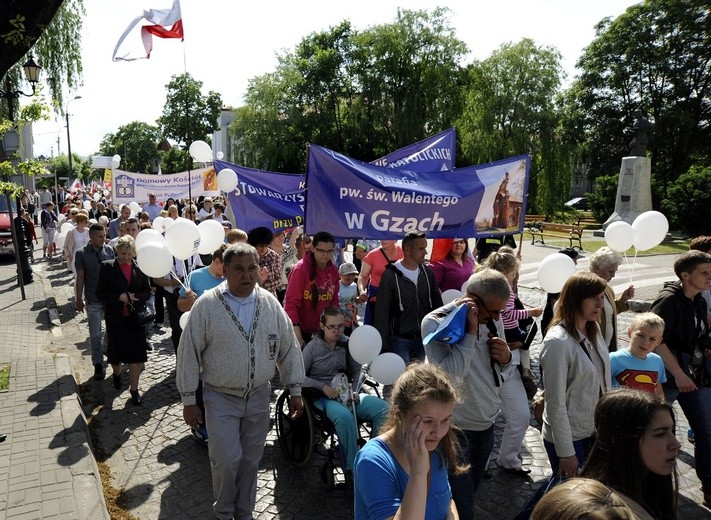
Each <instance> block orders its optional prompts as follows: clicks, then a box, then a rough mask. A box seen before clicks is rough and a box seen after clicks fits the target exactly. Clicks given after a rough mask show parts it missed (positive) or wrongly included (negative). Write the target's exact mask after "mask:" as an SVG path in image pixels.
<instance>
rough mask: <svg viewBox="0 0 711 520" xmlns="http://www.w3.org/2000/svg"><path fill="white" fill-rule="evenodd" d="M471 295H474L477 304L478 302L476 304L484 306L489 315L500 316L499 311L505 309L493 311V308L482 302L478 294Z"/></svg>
mask: <svg viewBox="0 0 711 520" xmlns="http://www.w3.org/2000/svg"><path fill="white" fill-rule="evenodd" d="M472 296H474V298H476V301H477V304H478V305H481V306H482V307H483V308H484V310H485V311H486V313H487V314H488V315H489V316H491V317H492V318H498V317H500V316H501V313H502V312H504V311H505V310H506V309H501V310H498V311H493V310H491V309H489V308H488V307H487V306H486V304H485V303H484V300H482V299H481V298H480V297H479V296H477V295H476V294H472Z"/></svg>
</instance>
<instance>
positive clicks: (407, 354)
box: [390, 336, 425, 365]
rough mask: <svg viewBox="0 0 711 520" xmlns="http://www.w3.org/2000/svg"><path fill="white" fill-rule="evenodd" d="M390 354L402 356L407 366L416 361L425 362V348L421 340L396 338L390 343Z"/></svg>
mask: <svg viewBox="0 0 711 520" xmlns="http://www.w3.org/2000/svg"><path fill="white" fill-rule="evenodd" d="M390 352H394V353H395V354H397V355H398V356H400V357H401V358H402V359H403V360H404V361H405V364H406V365H409V364H410V361H414V360H416V359H417V360H419V361H424V360H425V347H424V346H423V345H422V340H421V339H405V338H400V337H398V336H394V337H393V339H392V341H391V342H390Z"/></svg>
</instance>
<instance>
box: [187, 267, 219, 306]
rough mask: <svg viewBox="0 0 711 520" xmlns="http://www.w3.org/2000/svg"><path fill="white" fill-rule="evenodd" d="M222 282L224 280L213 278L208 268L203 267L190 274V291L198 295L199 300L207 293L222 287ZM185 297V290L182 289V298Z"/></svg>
mask: <svg viewBox="0 0 711 520" xmlns="http://www.w3.org/2000/svg"><path fill="white" fill-rule="evenodd" d="M222 280H224V278H215V277H214V276H212V273H210V271H209V268H208V267H201V268H200V269H195V270H194V271H193V272H192V273H190V290H191V291H193V292H194V293H195V294H197V295H198V298H199V297H200V296H202V293H204V292H205V291H207V290H209V289H212V288H213V287H217V286H218V285H220V283H221V282H222ZM185 295H186V292H185V289H184V288H183V287H181V288H180V297H181V298H185Z"/></svg>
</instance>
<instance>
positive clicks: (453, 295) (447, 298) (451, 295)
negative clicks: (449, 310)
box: [442, 289, 462, 305]
mask: <svg viewBox="0 0 711 520" xmlns="http://www.w3.org/2000/svg"><path fill="white" fill-rule="evenodd" d="M461 295H462V291H458V290H456V289H447V290H446V291H444V292H443V293H442V303H444V304H445V305H447V304H448V303H451V302H453V301H454V300H456V299H457V298H459V297H460V296H461Z"/></svg>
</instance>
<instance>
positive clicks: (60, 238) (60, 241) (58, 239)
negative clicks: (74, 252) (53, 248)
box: [54, 233, 67, 249]
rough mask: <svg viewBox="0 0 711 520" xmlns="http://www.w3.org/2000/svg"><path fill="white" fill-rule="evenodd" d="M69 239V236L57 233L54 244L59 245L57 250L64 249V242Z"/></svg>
mask: <svg viewBox="0 0 711 520" xmlns="http://www.w3.org/2000/svg"><path fill="white" fill-rule="evenodd" d="M66 238H67V235H65V234H64V233H57V234H56V235H54V243H55V244H57V249H62V248H63V247H64V240H65V239H66Z"/></svg>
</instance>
